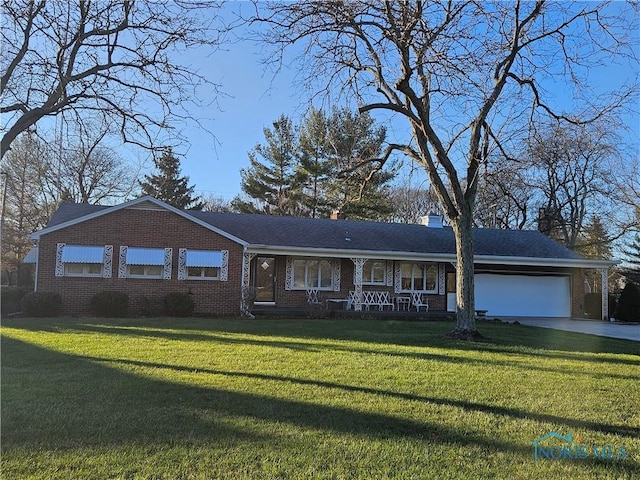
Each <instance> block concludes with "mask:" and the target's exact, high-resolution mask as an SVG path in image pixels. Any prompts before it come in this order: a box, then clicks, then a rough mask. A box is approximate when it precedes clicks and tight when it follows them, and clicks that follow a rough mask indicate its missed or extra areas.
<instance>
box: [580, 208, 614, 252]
mask: <svg viewBox="0 0 640 480" xmlns="http://www.w3.org/2000/svg"><path fill="white" fill-rule="evenodd" d="M576 251H577V252H578V253H579V254H580V255H582V256H583V257H585V258H593V259H597V260H609V259H610V258H611V239H610V238H609V236H608V234H607V231H606V229H605V226H604V224H603V223H602V221H601V220H600V217H598V216H596V215H592V216H591V218H590V219H589V222H588V223H587V225H586V226H585V227H584V230H583V233H582V234H581V235H580V237H579V240H578V242H577V244H576Z"/></svg>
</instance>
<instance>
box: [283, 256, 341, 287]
mask: <svg viewBox="0 0 640 480" xmlns="http://www.w3.org/2000/svg"><path fill="white" fill-rule="evenodd" d="M291 270H292V275H293V278H292V286H293V289H294V290H305V289H308V288H317V289H319V290H333V263H332V261H331V260H327V259H321V258H295V259H293V261H292V269H291Z"/></svg>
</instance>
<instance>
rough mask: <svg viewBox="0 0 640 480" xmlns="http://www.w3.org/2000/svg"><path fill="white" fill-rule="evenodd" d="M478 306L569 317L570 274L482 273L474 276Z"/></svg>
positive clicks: (492, 313) (503, 312) (524, 314)
mask: <svg viewBox="0 0 640 480" xmlns="http://www.w3.org/2000/svg"><path fill="white" fill-rule="evenodd" d="M475 293H476V309H477V310H487V311H488V315H490V316H497V315H504V316H521V317H570V316H571V282H570V278H569V277H538V276H528V275H498V274H488V273H480V274H477V275H476V277H475Z"/></svg>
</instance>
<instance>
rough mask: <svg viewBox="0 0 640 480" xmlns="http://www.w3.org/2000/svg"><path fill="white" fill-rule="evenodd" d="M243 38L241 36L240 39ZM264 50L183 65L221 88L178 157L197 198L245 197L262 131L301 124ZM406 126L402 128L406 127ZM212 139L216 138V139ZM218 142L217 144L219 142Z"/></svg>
mask: <svg viewBox="0 0 640 480" xmlns="http://www.w3.org/2000/svg"><path fill="white" fill-rule="evenodd" d="M250 7H251V5H250V4H246V3H245V4H243V3H242V2H234V3H231V4H230V5H229V4H228V6H227V7H226V8H229V9H232V10H235V9H238V8H243V9H245V13H247V14H248V13H249V12H248V8H250ZM237 35H240V33H237ZM262 59H263V52H261V47H260V46H259V45H257V44H255V43H253V42H251V41H248V40H242V41H240V40H238V41H235V42H231V43H226V44H224V45H223V46H222V48H221V49H220V50H219V51H216V52H211V51H210V50H205V49H196V50H192V51H190V52H188V54H187V55H183V56H182V58H181V59H180V60H181V61H182V62H185V63H186V64H191V65H192V66H198V69H199V70H200V73H201V74H203V75H204V76H206V77H207V78H208V79H209V80H210V81H212V82H214V83H217V84H219V85H220V91H221V92H222V94H219V95H217V96H214V95H213V94H212V93H211V92H210V91H208V90H202V92H201V94H202V95H203V97H202V99H201V100H202V102H203V103H205V104H206V103H209V102H213V103H212V104H211V105H210V107H208V108H206V109H200V111H194V112H193V115H194V117H197V118H199V120H200V123H201V124H202V126H203V127H204V129H206V130H208V131H209V132H210V133H208V132H207V131H205V130H203V129H202V128H199V127H198V126H197V125H195V123H194V124H191V125H186V126H185V128H184V129H183V130H182V134H183V135H184V136H185V137H186V138H187V139H188V141H189V143H190V145H186V146H185V147H183V148H179V149H177V150H176V152H177V153H178V154H179V155H180V158H181V161H182V171H183V174H185V175H188V176H189V177H190V182H191V184H193V185H195V187H196V191H197V193H199V194H201V195H203V196H205V197H206V196H209V195H214V196H217V197H223V198H225V199H231V198H233V197H234V196H235V195H237V194H239V193H240V169H242V168H246V167H247V166H248V164H249V161H248V155H247V154H248V152H249V151H250V150H251V149H252V148H253V147H254V146H255V145H256V143H258V142H261V141H263V139H264V135H263V129H264V128H265V127H270V126H271V123H272V122H273V121H274V120H276V119H277V118H278V117H279V116H280V115H281V114H286V115H288V116H290V117H292V118H293V119H294V121H296V120H298V119H299V118H300V116H302V115H303V114H304V112H305V111H306V109H307V108H308V106H309V104H308V95H307V94H306V92H303V91H299V90H296V87H295V82H294V80H295V73H296V72H295V70H292V69H291V68H287V67H286V66H285V67H284V68H283V69H282V70H281V71H280V72H279V73H278V74H277V76H275V77H274V75H273V72H272V71H271V70H269V69H267V68H266V67H265V65H264V64H262V62H261V61H262ZM637 75H638V69H637V65H636V69H635V72H634V71H630V69H629V67H628V65H627V66H612V65H608V66H606V67H603V68H602V69H601V70H600V71H593V72H592V73H591V74H590V78H591V79H592V80H593V81H594V82H597V83H599V84H602V86H603V88H604V87H610V86H611V83H614V82H618V81H620V79H622V78H625V77H626V78H631V77H634V76H635V77H637ZM633 110H634V111H635V113H633V114H629V115H627V116H626V117H625V123H627V127H628V128H629V130H630V132H632V133H631V134H632V136H633V137H634V138H633V143H634V144H635V146H634V150H635V155H636V156H638V154H639V146H638V138H639V136H640V114H639V113H638V112H640V97H638V98H636V99H635V101H634V105H633ZM401 125H403V124H401ZM212 135H213V136H212ZM402 135H404V130H403V129H402V127H400V131H399V130H398V129H396V130H393V129H391V130H390V131H389V135H388V137H389V138H388V139H389V140H395V138H394V137H396V136H402ZM214 136H215V138H214ZM425 178H426V175H425V174H424V173H423V172H418V173H417V174H416V176H415V177H414V178H413V181H414V182H416V183H419V182H421V181H423V180H424V179H425Z"/></svg>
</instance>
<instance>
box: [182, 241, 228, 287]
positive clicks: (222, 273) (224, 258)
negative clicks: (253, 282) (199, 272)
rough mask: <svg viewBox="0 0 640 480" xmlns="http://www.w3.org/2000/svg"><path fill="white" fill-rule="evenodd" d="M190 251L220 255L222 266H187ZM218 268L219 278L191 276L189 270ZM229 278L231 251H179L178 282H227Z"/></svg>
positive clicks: (195, 249) (185, 249)
mask: <svg viewBox="0 0 640 480" xmlns="http://www.w3.org/2000/svg"><path fill="white" fill-rule="evenodd" d="M189 250H191V251H198V252H207V251H210V252H215V253H219V254H220V266H219V267H206V266H199V265H192V266H189V265H187V263H188V262H187V256H188V252H189ZM197 267H200V268H202V269H204V268H217V269H218V276H217V277H202V276H200V277H194V276H190V275H189V271H188V269H189V268H197ZM228 277H229V250H202V249H198V248H193V249H190V248H180V249H178V280H196V281H218V282H226V281H227V279H228Z"/></svg>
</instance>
